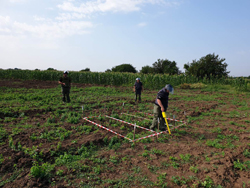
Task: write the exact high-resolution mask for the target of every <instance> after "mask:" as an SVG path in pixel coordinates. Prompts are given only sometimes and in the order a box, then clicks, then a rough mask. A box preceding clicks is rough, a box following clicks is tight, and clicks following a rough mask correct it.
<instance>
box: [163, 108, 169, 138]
mask: <svg viewBox="0 0 250 188" xmlns="http://www.w3.org/2000/svg"><path fill="white" fill-rule="evenodd" d="M162 116H163V118H164V119H165V122H166V124H167V127H168V132H169V134H171V132H170V129H169V126H168V120H167V115H166V112H162Z"/></svg>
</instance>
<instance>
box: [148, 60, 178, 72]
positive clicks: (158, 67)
mask: <svg viewBox="0 0 250 188" xmlns="http://www.w3.org/2000/svg"><path fill="white" fill-rule="evenodd" d="M153 69H154V73H158V74H169V75H174V74H179V73H180V70H179V68H178V67H177V64H176V62H175V61H169V60H168V59H165V60H163V59H158V60H157V61H156V62H155V63H153Z"/></svg>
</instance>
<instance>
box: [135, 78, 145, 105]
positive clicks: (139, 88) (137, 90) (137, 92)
mask: <svg viewBox="0 0 250 188" xmlns="http://www.w3.org/2000/svg"><path fill="white" fill-rule="evenodd" d="M142 85H143V84H142V82H141V79H140V78H136V82H135V84H134V92H135V102H136V101H137V96H139V102H141V92H142V91H143V86H142Z"/></svg>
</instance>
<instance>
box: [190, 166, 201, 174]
mask: <svg viewBox="0 0 250 188" xmlns="http://www.w3.org/2000/svg"><path fill="white" fill-rule="evenodd" d="M189 170H191V171H192V172H194V173H198V171H199V169H198V167H197V166H190V168H189Z"/></svg>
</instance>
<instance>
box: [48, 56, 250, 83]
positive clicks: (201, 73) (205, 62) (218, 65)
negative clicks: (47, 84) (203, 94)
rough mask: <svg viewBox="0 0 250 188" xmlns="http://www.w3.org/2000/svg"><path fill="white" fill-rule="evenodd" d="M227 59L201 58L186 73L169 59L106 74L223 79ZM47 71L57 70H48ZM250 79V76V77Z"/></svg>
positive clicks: (119, 69)
mask: <svg viewBox="0 0 250 188" xmlns="http://www.w3.org/2000/svg"><path fill="white" fill-rule="evenodd" d="M225 60H226V59H225V58H220V57H219V55H215V54H214V53H213V54H207V55H206V56H204V57H201V58H200V59H199V60H193V61H192V62H190V63H189V62H188V63H186V64H184V67H183V68H184V70H185V72H182V71H181V70H180V69H179V67H178V66H177V63H176V62H175V61H170V60H168V59H157V61H156V62H154V63H153V64H152V65H151V66H150V65H146V66H143V67H142V69H141V70H140V71H137V70H136V68H135V67H134V66H132V65H131V64H121V65H117V66H115V67H112V68H111V69H107V70H106V71H105V72H128V73H143V74H168V75H180V74H185V75H187V76H189V75H190V76H195V77H197V78H199V79H203V78H208V79H210V77H213V78H215V77H216V78H222V77H227V76H228V74H229V73H230V72H229V71H227V66H228V64H227V63H226V62H225ZM47 70H55V69H53V68H48V69H47ZM80 72H90V68H85V69H82V70H80ZM249 77H250V76H249Z"/></svg>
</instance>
